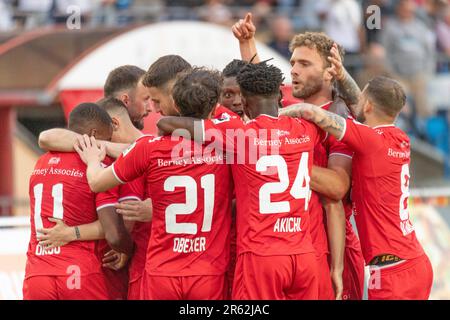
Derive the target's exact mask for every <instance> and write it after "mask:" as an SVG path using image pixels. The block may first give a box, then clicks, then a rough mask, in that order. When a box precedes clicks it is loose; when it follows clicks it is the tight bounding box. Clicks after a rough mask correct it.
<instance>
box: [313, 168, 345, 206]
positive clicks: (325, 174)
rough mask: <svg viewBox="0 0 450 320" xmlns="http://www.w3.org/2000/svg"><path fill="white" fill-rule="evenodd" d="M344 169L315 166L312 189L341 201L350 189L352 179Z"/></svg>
mask: <svg viewBox="0 0 450 320" xmlns="http://www.w3.org/2000/svg"><path fill="white" fill-rule="evenodd" d="M342 170H343V169H341V168H337V170H334V169H329V168H323V167H319V166H313V168H312V174H311V181H310V186H311V189H312V190H314V191H316V192H317V193H320V194H322V195H324V196H326V197H328V198H330V199H332V200H336V201H338V200H341V199H342V198H344V197H345V195H346V194H347V192H348V190H349V188H350V179H349V177H348V175H347V174H346V173H345V172H342Z"/></svg>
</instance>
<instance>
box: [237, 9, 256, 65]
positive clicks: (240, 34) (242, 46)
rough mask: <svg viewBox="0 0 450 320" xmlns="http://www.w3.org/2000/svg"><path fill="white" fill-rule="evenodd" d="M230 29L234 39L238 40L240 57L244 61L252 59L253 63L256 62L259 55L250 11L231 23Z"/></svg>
mask: <svg viewBox="0 0 450 320" xmlns="http://www.w3.org/2000/svg"><path fill="white" fill-rule="evenodd" d="M231 30H232V31H233V35H234V36H235V37H236V39H238V40H239V50H240V52H241V59H242V60H244V61H250V60H252V59H253V60H252V62H253V63H258V62H259V56H258V51H257V50H256V41H255V33H256V27H255V25H254V24H253V21H252V14H251V13H250V12H249V13H247V14H246V15H245V18H244V19H240V20H239V21H238V22H236V23H235V24H234V25H233V27H232V28H231Z"/></svg>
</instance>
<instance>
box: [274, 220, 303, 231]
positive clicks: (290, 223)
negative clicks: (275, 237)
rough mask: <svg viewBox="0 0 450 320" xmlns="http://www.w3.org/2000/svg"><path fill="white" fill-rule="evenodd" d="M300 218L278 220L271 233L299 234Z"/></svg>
mask: <svg viewBox="0 0 450 320" xmlns="http://www.w3.org/2000/svg"><path fill="white" fill-rule="evenodd" d="M301 221H302V218H294V217H290V218H278V219H277V222H276V223H275V226H274V227H273V232H300V231H302V229H301V228H300V223H301Z"/></svg>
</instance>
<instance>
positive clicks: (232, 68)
mask: <svg viewBox="0 0 450 320" xmlns="http://www.w3.org/2000/svg"><path fill="white" fill-rule="evenodd" d="M247 63H248V62H246V61H244V60H239V59H234V60H233V61H231V62H230V63H229V64H227V65H226V66H225V68H224V69H223V70H222V75H223V77H224V78H230V77H236V76H237V75H238V73H239V71H241V69H242V68H243V67H245V66H246V65H247Z"/></svg>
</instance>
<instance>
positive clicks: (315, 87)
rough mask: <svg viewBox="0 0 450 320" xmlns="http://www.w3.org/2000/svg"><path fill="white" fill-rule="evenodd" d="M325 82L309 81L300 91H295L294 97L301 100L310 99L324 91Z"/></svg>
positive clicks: (318, 79) (316, 79)
mask: <svg viewBox="0 0 450 320" xmlns="http://www.w3.org/2000/svg"><path fill="white" fill-rule="evenodd" d="M322 85H323V80H322V79H320V78H315V79H309V80H308V81H307V83H306V84H305V85H304V86H303V88H302V89H301V90H299V91H293V92H292V95H293V96H294V97H295V98H299V99H303V100H304V99H308V98H309V97H311V96H313V95H315V94H316V93H317V92H319V91H320V90H321V89H322Z"/></svg>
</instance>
